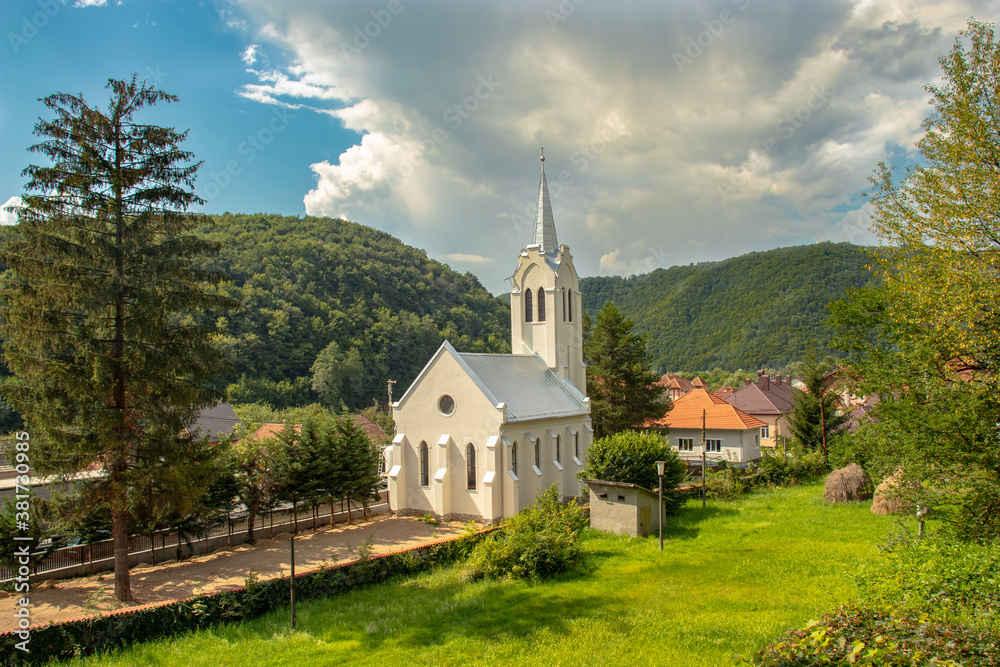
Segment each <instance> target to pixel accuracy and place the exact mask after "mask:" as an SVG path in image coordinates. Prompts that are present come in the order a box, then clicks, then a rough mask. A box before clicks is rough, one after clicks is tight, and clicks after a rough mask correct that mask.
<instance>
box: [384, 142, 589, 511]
mask: <svg viewBox="0 0 1000 667" xmlns="http://www.w3.org/2000/svg"><path fill="white" fill-rule="evenodd" d="M544 167H545V158H544V156H543V157H542V174H541V180H540V183H539V187H538V210H537V213H536V218H535V228H534V235H533V238H532V242H531V243H530V244H529V245H528V246H527V248H525V249H524V250H522V251H521V252H520V253H519V255H518V258H517V269H516V270H515V271H514V275H513V276H512V277H511V282H512V285H511V297H510V298H511V311H510V312H511V349H512V350H513V354H470V353H463V352H459V351H458V350H456V349H455V348H454V347H452V345H451V343H449V342H448V341H445V342H444V343H442V345H441V347H440V348H439V349H438V351H437V352H436V353H435V354H434V356H433V357H431V359H430V361H428V362H427V365H426V366H425V367H424V369H423V370H422V371H421V372H420V374H419V375H418V376H417V378H416V379H415V380H414V381H413V384H411V385H410V387H409V389H407V390H406V393H404V394H403V396H402V398H400V399H399V400H398V401H397V402H395V403H393V405H392V410H393V418H394V419H395V422H396V435H395V437H394V438H393V440H392V446H391V447H389V448H387V451H386V453H385V456H386V467H387V468H388V470H389V473H388V484H389V504H390V508H391V509H392V510H393V511H394V512H396V513H398V514H402V515H406V514H417V515H422V514H433V515H435V516H438V517H443V518H446V519H451V518H463V519H464V518H475V519H480V520H485V521H498V520H500V519H501V518H503V517H505V516H511V515H513V514H516V513H517V512H519V511H520V510H521V509H523V508H524V507H526V506H527V505H529V504H530V503H531V502H532V501H533V500H534V499H535V495H536V493H537V492H538V491H540V490H543V489H545V488H548V487H549V486H551V485H553V484H555V485H557V486H558V489H559V495H560V496H562V497H572V496H577V495H579V492H580V488H581V485H580V482H579V481H578V480H577V473H578V472H579V471H580V470H582V469H583V466H584V462H585V461H586V457H587V449H588V447H589V446H590V443H591V441H592V439H593V427H592V425H591V420H590V400H589V399H588V398H587V397H586V391H587V384H586V366H585V365H584V363H583V328H582V319H583V310H582V306H581V300H580V296H581V294H580V289H579V285H580V279H579V276H578V275H577V273H576V269H575V268H574V267H573V257H572V255H570V252H569V247H567V246H565V245H559V243H558V241H557V240H556V228H555V223H554V220H553V217H552V207H551V203H550V201H549V191H548V185H547V184H546V181H545V168H544Z"/></svg>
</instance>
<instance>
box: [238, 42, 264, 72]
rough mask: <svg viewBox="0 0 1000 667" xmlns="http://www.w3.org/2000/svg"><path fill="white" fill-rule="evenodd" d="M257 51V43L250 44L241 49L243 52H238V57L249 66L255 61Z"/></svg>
mask: <svg viewBox="0 0 1000 667" xmlns="http://www.w3.org/2000/svg"><path fill="white" fill-rule="evenodd" d="M259 52H260V46H259V45H257V44H251V45H250V46H248V47H247V48H245V49H243V53H241V54H240V58H241V59H242V60H243V63H244V64H245V65H246V66H247V67H250V66H252V65H253V64H254V63H255V62H257V55H258V53H259Z"/></svg>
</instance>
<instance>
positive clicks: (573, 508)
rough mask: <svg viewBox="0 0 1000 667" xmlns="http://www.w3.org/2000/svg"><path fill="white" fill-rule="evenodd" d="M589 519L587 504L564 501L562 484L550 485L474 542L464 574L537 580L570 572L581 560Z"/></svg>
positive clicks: (471, 577)
mask: <svg viewBox="0 0 1000 667" xmlns="http://www.w3.org/2000/svg"><path fill="white" fill-rule="evenodd" d="M587 524H588V520H587V517H586V516H585V515H584V513H583V508H582V507H580V505H578V504H577V503H576V501H570V502H568V503H565V504H562V503H560V502H559V489H558V487H557V486H556V485H552V486H550V487H549V488H548V489H546V490H545V491H543V492H541V493H539V494H538V497H537V498H536V499H535V502H534V503H532V504H531V505H529V506H528V507H526V508H525V509H524V510H522V511H521V512H520V513H518V514H516V515H515V516H514V517H513V518H512V519H511V520H510V522H509V523H508V524H507V526H506V527H505V529H504V530H503V531H497V532H496V533H493V534H492V535H491V536H490V537H489V538H487V539H485V540H483V541H482V542H480V543H479V544H477V545H476V547H475V548H474V549H473V550H472V554H471V555H470V556H469V561H468V564H467V566H466V572H465V574H466V577H467V578H469V579H470V580H477V579H483V578H494V579H500V578H510V579H535V580H538V579H542V578H544V577H550V576H553V575H556V574H561V573H562V572H566V571H568V570H570V569H571V568H573V567H574V566H575V565H576V564H577V563H578V562H579V561H580V556H581V552H580V544H579V538H580V533H581V531H583V529H584V528H585V527H586V526H587Z"/></svg>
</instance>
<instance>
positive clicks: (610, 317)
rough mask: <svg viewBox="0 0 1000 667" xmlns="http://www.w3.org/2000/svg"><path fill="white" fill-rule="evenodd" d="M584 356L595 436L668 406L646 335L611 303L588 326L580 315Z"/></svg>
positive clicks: (630, 425)
mask: <svg viewBox="0 0 1000 667" xmlns="http://www.w3.org/2000/svg"><path fill="white" fill-rule="evenodd" d="M584 324H585V327H584V328H585V334H584V344H583V356H584V358H585V359H586V360H587V395H588V396H590V404H591V415H592V416H593V420H594V435H595V436H597V437H598V438H601V437H604V436H608V435H613V434H615V433H617V432H619V431H622V430H625V429H630V428H635V427H637V426H641V425H642V424H643V423H644V422H645V421H646V420H648V419H655V418H658V417H662V416H663V415H664V413H666V411H667V410H669V409H670V403H669V401H668V399H667V398H666V397H665V396H664V387H661V386H659V385H657V384H656V381H657V380H658V379H660V376H659V375H658V374H657V373H654V372H653V371H652V370H650V360H649V353H648V352H647V351H646V336H645V335H643V336H638V335H636V334H634V333H633V332H632V326H633V324H632V320H630V319H628V318H627V317H625V316H624V315H622V313H621V311H619V310H618V308H617V307H616V306H615V305H614V304H613V303H610V302H608V303H606V304H604V307H603V308H601V310H600V311H599V312H598V313H597V322H596V324H594V325H593V327H590V326H589V322H588V321H587V320H586V319H585V321H584Z"/></svg>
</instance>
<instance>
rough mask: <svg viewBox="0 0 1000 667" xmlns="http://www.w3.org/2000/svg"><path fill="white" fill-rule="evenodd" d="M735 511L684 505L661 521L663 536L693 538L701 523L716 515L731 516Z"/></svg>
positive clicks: (696, 534) (713, 506)
mask: <svg viewBox="0 0 1000 667" xmlns="http://www.w3.org/2000/svg"><path fill="white" fill-rule="evenodd" d="M736 513H737V511H736V510H735V509H732V508H730V507H719V506H718V505H709V506H708V507H704V508H702V507H700V506H697V507H685V508H683V509H681V511H680V512H679V513H678V514H675V515H673V516H668V517H667V518H666V521H664V522H663V537H664V538H669V539H671V540H693V539H695V538H696V537H698V533H699V532H701V524H702V523H703V522H705V521H708V520H710V519H714V518H716V517H724V516H732V515H734V514H736Z"/></svg>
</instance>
